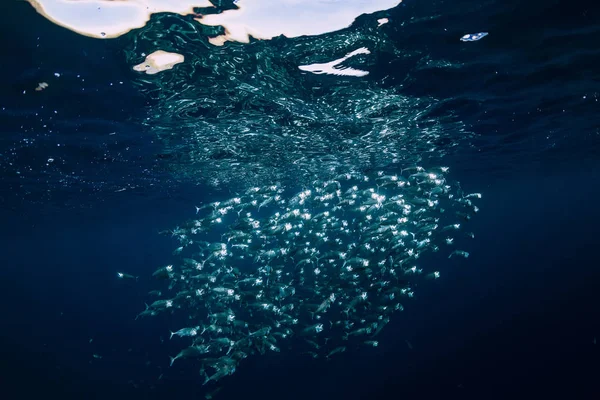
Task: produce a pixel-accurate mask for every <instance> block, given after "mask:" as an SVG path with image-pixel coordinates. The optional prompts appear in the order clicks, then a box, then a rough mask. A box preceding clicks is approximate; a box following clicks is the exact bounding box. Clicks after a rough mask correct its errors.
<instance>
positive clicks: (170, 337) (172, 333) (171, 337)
mask: <svg viewBox="0 0 600 400" xmlns="http://www.w3.org/2000/svg"><path fill="white" fill-rule="evenodd" d="M169 332H171V331H169ZM174 334H175V333H174V332H171V336H169V340H171V339H173V335H174Z"/></svg>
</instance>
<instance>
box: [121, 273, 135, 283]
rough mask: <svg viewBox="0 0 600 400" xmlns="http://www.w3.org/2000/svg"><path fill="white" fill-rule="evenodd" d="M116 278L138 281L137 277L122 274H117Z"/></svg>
mask: <svg viewBox="0 0 600 400" xmlns="http://www.w3.org/2000/svg"><path fill="white" fill-rule="evenodd" d="M117 278H119V279H135V280H136V281H137V280H138V277H137V276H133V275H129V274H126V273H124V272H117Z"/></svg>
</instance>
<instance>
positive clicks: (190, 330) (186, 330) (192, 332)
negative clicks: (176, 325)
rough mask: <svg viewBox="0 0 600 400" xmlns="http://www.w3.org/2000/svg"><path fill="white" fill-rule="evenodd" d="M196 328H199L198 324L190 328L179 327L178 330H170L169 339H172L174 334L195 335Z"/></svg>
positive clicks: (196, 332)
mask: <svg viewBox="0 0 600 400" xmlns="http://www.w3.org/2000/svg"><path fill="white" fill-rule="evenodd" d="M198 329H200V327H199V326H195V327H192V328H181V329H180V330H178V331H177V332H171V336H170V337H169V339H173V336H174V335H177V336H179V337H184V336H192V337H193V336H196V335H197V334H198Z"/></svg>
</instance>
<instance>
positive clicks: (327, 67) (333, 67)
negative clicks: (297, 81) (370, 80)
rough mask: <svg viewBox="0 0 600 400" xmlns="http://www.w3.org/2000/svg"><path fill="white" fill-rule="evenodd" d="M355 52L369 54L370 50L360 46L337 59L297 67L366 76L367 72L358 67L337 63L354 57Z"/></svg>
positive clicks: (318, 72) (336, 73)
mask: <svg viewBox="0 0 600 400" xmlns="http://www.w3.org/2000/svg"><path fill="white" fill-rule="evenodd" d="M357 54H371V52H370V51H369V49H367V48H366V47H361V48H360V49H356V50H354V51H352V52H350V53H348V54H346V55H345V56H344V57H342V58H338V59H337V60H334V61H331V62H328V63H323V64H310V65H300V66H299V67H298V68H299V69H301V70H302V71H306V72H312V73H313V74H328V75H337V76H356V77H361V76H366V75H368V74H369V72H367V71H362V70H360V69H355V68H351V67H338V65H340V64H341V63H343V62H344V61H346V60H347V59H349V58H350V57H354V56H355V55H357Z"/></svg>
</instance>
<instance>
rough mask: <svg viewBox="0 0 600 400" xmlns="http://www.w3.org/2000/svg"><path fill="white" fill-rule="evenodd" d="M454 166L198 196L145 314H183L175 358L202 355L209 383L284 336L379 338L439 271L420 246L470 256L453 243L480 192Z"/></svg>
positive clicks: (348, 344) (371, 341)
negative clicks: (202, 199) (458, 177)
mask: <svg viewBox="0 0 600 400" xmlns="http://www.w3.org/2000/svg"><path fill="white" fill-rule="evenodd" d="M447 172H448V168H447V167H439V168H432V169H425V168H423V167H418V166H416V167H411V168H408V169H404V170H402V171H401V173H400V174H390V173H386V172H383V171H379V172H374V173H373V174H359V173H349V174H342V175H340V176H338V177H336V178H335V179H332V180H327V181H315V182H313V183H312V185H310V187H304V188H303V189H302V190H300V191H299V192H297V193H295V194H292V195H290V194H288V191H287V190H285V189H284V188H283V187H280V186H279V185H270V186H265V187H254V188H250V189H248V190H247V191H245V192H244V193H240V194H239V196H237V197H233V198H230V199H228V200H225V201H220V202H214V203H211V204H205V205H200V206H199V207H197V208H196V215H195V218H193V219H192V220H190V221H189V222H187V223H186V224H185V225H183V226H180V227H177V228H175V229H173V230H172V231H169V233H170V234H171V235H172V236H173V237H174V238H175V239H176V240H177V242H178V244H179V247H178V248H177V249H176V250H175V252H174V254H176V255H177V260H178V262H176V263H173V264H172V265H167V266H163V267H161V268H160V269H158V270H157V271H156V272H154V274H153V275H154V278H156V279H160V280H165V281H166V282H165V283H164V286H166V288H164V289H163V290H166V291H165V292H163V291H162V290H161V291H159V290H154V291H152V292H151V293H150V294H151V295H154V296H159V299H156V300H154V301H148V304H147V305H146V309H145V310H144V311H142V312H141V313H140V314H139V315H138V318H139V317H151V316H156V315H158V314H160V313H180V315H182V316H184V317H185V319H186V320H188V321H189V324H188V325H187V326H178V327H173V329H172V330H171V332H170V338H171V339H172V340H173V341H175V340H177V341H179V342H180V343H181V345H182V349H181V351H180V352H179V353H178V354H174V355H173V356H172V357H171V362H170V365H171V366H172V365H174V364H175V363H181V361H179V360H182V359H194V360H195V361H194V363H193V364H194V365H199V366H200V375H201V377H202V378H203V382H204V384H208V383H210V382H217V381H219V380H220V379H222V378H224V377H226V376H228V375H231V374H233V373H234V372H235V371H236V369H237V368H238V366H240V365H241V364H243V360H244V359H245V358H246V357H248V356H249V355H253V354H264V353H265V352H271V351H273V352H279V351H280V349H281V348H282V346H286V347H293V348H294V349H298V351H299V352H301V353H305V354H307V355H308V356H311V357H315V358H317V357H324V358H327V359H329V358H330V357H332V356H334V355H336V354H339V353H342V352H345V351H347V350H348V351H350V350H351V349H353V348H356V347H357V346H361V345H364V346H378V345H379V342H378V335H379V333H380V332H381V330H382V329H383V328H384V327H385V326H386V325H387V324H388V323H389V322H390V320H391V318H392V316H393V314H394V313H396V312H399V311H402V310H403V307H404V306H403V303H404V302H406V301H407V299H409V298H411V297H413V296H414V290H415V285H418V284H419V282H421V281H422V280H424V279H437V278H439V277H440V271H438V270H429V268H428V267H427V266H424V265H420V262H421V261H422V259H420V258H421V256H422V255H423V254H425V253H428V252H431V253H433V252H439V253H440V254H443V256H444V259H445V258H446V253H447V257H448V258H452V257H464V258H466V257H468V256H469V253H468V252H466V251H465V250H462V249H459V248H456V247H455V246H456V245H457V244H458V243H462V242H463V240H462V239H468V238H472V237H474V235H473V234H472V233H470V232H468V231H467V230H465V224H468V221H469V219H471V217H472V216H473V215H474V214H475V213H477V211H478V207H477V206H476V205H475V204H474V203H475V202H476V200H477V199H479V198H481V194H479V193H472V194H465V193H463V192H462V191H461V189H460V188H459V187H458V186H457V185H455V186H452V185H451V184H449V183H448V182H447V180H446V174H447ZM441 268H443V265H442V266H441ZM121 275H123V274H121ZM121 275H119V277H121V278H124V277H127V276H121ZM163 293H168V296H167V297H164V298H161V297H162V294H163Z"/></svg>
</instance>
